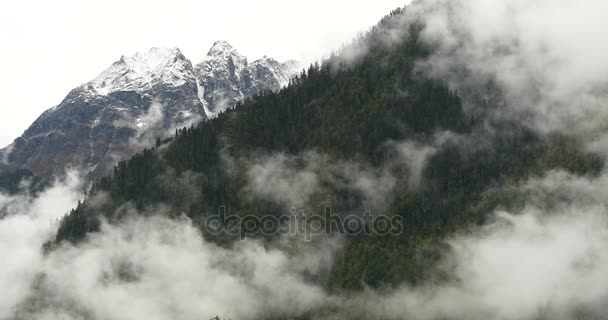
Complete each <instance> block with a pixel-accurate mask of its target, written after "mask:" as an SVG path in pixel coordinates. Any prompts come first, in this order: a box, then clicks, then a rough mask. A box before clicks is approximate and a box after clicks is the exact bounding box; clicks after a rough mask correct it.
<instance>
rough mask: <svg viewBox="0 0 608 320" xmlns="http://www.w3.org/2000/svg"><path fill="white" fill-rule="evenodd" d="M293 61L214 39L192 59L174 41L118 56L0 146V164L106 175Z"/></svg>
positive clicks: (273, 85) (289, 68)
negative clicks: (254, 55) (248, 52)
mask: <svg viewBox="0 0 608 320" xmlns="http://www.w3.org/2000/svg"><path fill="white" fill-rule="evenodd" d="M296 65H297V64H296V63H294V62H289V61H288V62H285V63H279V62H277V61H276V60H274V59H272V58H268V57H263V58H261V59H259V60H256V61H254V62H252V63H248V61H247V58H246V57H245V56H242V55H240V54H239V53H238V51H237V50H236V49H234V48H233V47H232V46H230V44H228V43H227V42H226V41H217V42H215V43H214V44H213V46H212V47H211V49H210V50H209V52H208V53H207V56H206V57H205V58H204V59H203V60H202V61H201V62H200V63H199V64H197V65H196V66H193V65H192V63H191V62H190V60H189V59H188V58H186V57H185V56H184V55H183V54H182V52H181V51H180V50H179V49H177V48H151V49H149V50H147V51H145V52H139V53H135V54H133V55H131V56H122V57H121V58H120V59H119V60H118V61H116V62H114V63H113V64H112V65H110V66H109V67H108V68H107V69H105V70H104V71H103V72H101V74H99V76H97V77H96V78H95V79H93V80H91V81H89V82H87V83H84V84H82V85H81V86H79V87H77V88H75V89H73V90H72V91H70V93H69V94H68V95H67V96H66V97H65V98H64V100H63V101H62V102H61V103H60V104H59V105H58V106H56V107H53V108H51V109H49V110H47V111H45V112H44V113H43V114H42V115H41V116H40V117H39V118H38V119H37V120H36V121H35V122H34V123H33V124H32V125H31V126H30V127H29V128H28V129H27V130H26V131H25V132H24V133H23V135H22V136H21V137H19V138H17V139H15V141H14V142H13V143H12V144H11V145H10V146H8V147H6V148H4V149H2V150H0V159H4V161H2V162H3V163H2V162H0V167H5V168H6V167H8V168H9V169H20V168H23V169H28V170H31V171H32V172H33V173H34V174H36V175H38V176H51V175H53V174H54V173H58V172H61V171H63V170H64V169H65V168H66V167H68V166H69V167H74V168H81V169H84V170H87V171H89V172H90V176H91V178H95V177H99V176H102V175H106V174H108V173H109V172H111V169H112V167H113V166H114V165H115V164H116V163H117V161H120V160H123V159H126V158H129V157H131V156H132V155H133V154H134V153H136V152H138V151H141V150H142V149H143V148H144V147H149V146H151V145H153V144H154V141H155V140H156V138H158V137H160V138H164V137H168V136H170V135H171V134H172V133H173V132H174V131H175V129H176V128H179V127H183V126H190V125H192V124H195V123H197V122H199V121H203V120H205V119H207V118H209V117H214V116H216V115H217V114H218V113H219V112H221V111H224V110H226V109H227V108H231V107H233V106H234V105H235V104H236V102H237V101H238V100H240V99H243V98H245V97H248V96H251V95H254V94H256V93H258V92H260V91H262V90H278V89H280V88H281V87H282V86H284V85H286V84H287V83H288V81H289V78H290V77H291V76H292V75H294V74H295V73H296V72H297V70H296V67H295V66H296Z"/></svg>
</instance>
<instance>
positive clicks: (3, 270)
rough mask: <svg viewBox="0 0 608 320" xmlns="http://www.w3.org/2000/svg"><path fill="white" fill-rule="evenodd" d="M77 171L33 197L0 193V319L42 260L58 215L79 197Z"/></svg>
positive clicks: (20, 295) (26, 287) (21, 295)
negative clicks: (0, 290)
mask: <svg viewBox="0 0 608 320" xmlns="http://www.w3.org/2000/svg"><path fill="white" fill-rule="evenodd" d="M81 188H82V185H81V183H80V179H79V176H78V174H76V173H74V172H72V173H68V174H67V175H66V177H65V178H64V179H62V180H59V181H57V182H56V183H55V184H54V186H53V187H51V188H49V189H47V190H46V191H44V192H42V193H41V194H40V195H39V196H38V197H37V198H33V197H32V196H30V195H16V196H7V195H0V208H2V210H1V211H3V212H5V213H6V215H5V216H4V217H2V218H0V254H1V255H2V257H3V261H4V262H3V263H2V264H1V265H0V288H4V289H5V290H3V292H4V293H3V295H2V299H1V300H0V319H5V318H8V317H9V315H10V314H11V312H12V308H13V307H14V306H15V304H16V303H17V302H19V301H20V300H21V299H23V298H24V296H25V295H26V294H27V292H28V291H29V288H30V285H31V282H32V281H33V280H34V277H35V275H36V274H37V272H38V271H39V268H40V266H41V264H42V261H43V257H42V251H41V248H42V244H43V243H44V242H45V241H47V240H48V239H49V238H50V237H51V236H52V235H53V232H54V231H55V230H56V228H57V222H58V219H59V218H61V217H62V216H63V215H64V214H66V213H68V212H69V210H70V209H71V208H73V207H74V206H75V204H76V202H77V201H78V199H80V198H81V197H82V192H81V190H82V189H81Z"/></svg>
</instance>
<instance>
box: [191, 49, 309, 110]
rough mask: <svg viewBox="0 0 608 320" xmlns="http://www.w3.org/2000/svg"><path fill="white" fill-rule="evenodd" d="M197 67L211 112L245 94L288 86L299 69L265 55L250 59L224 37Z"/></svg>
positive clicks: (231, 104)
mask: <svg viewBox="0 0 608 320" xmlns="http://www.w3.org/2000/svg"><path fill="white" fill-rule="evenodd" d="M194 69H195V73H196V75H197V81H198V84H199V95H200V97H201V101H203V103H204V104H205V110H206V112H207V115H208V116H213V115H215V114H217V113H219V112H221V111H224V110H225V109H226V108H228V107H231V106H234V105H235V104H236V102H237V101H238V100H240V99H243V98H244V97H248V96H252V95H254V94H256V93H258V92H261V91H265V90H276V89H277V88H280V87H282V86H285V85H287V83H288V82H289V79H290V78H291V77H292V76H293V75H295V73H296V72H297V71H298V68H297V63H296V62H294V61H287V62H284V63H279V62H278V61H276V60H274V59H272V58H268V57H266V56H264V57H263V58H261V59H259V60H255V61H253V62H252V63H248V62H247V58H246V57H244V56H242V55H240V54H239V53H238V52H237V51H236V50H235V49H234V48H232V47H231V46H230V45H229V44H228V43H227V42H225V41H216V42H215V43H214V44H213V47H211V49H210V50H209V53H207V56H206V57H205V58H204V59H203V61H202V62H201V63H199V64H197V65H196V66H195V68H194Z"/></svg>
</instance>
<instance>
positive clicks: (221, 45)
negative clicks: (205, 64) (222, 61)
mask: <svg viewBox="0 0 608 320" xmlns="http://www.w3.org/2000/svg"><path fill="white" fill-rule="evenodd" d="M225 55H237V56H238V55H239V53H238V51H236V49H235V48H234V47H233V46H231V45H230V44H229V43H228V42H227V41H224V40H218V41H215V42H214V43H213V46H211V49H209V52H207V56H208V57H214V56H225Z"/></svg>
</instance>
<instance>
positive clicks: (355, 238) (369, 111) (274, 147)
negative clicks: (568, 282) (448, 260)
mask: <svg viewBox="0 0 608 320" xmlns="http://www.w3.org/2000/svg"><path fill="white" fill-rule="evenodd" d="M403 19H404V17H403V13H402V11H395V12H393V13H392V14H391V15H390V16H387V17H386V18H385V19H384V20H382V21H381V23H380V24H379V25H378V26H376V27H374V28H372V29H371V31H369V32H368V33H367V34H366V35H365V36H364V37H363V38H360V39H357V40H356V41H354V42H353V44H352V45H351V46H350V47H347V48H345V49H344V51H343V52H339V53H338V54H335V55H332V57H330V58H329V59H327V60H326V61H324V62H323V63H322V64H320V65H319V64H315V65H312V66H310V68H308V69H307V70H306V72H304V73H302V74H301V75H299V76H298V77H296V78H294V79H293V80H292V81H290V82H289V84H288V86H287V87H286V88H284V89H282V90H280V91H279V92H263V93H261V94H259V95H255V96H253V97H252V98H251V99H246V100H244V101H243V102H239V103H238V105H237V107H235V108H234V109H230V110H228V111H227V112H225V113H222V114H220V115H219V116H217V117H216V118H214V119H211V120H210V121H205V122H202V123H201V124H199V125H198V126H196V127H193V128H188V129H182V130H179V131H178V132H177V135H176V136H175V137H174V139H172V140H171V141H167V142H166V145H165V146H163V147H162V148H155V149H146V150H145V151H144V152H142V153H139V154H137V155H136V156H134V157H133V158H131V159H130V160H128V161H123V162H120V163H119V165H118V166H117V167H116V169H115V170H114V175H113V176H111V177H104V178H101V179H100V180H98V181H97V182H96V183H95V184H94V185H93V187H92V189H91V192H90V193H89V198H88V199H85V200H84V201H83V202H82V203H80V204H79V205H78V207H77V208H75V209H74V210H72V211H71V212H70V213H69V214H68V215H66V216H65V217H64V218H63V219H62V221H61V223H60V227H59V229H58V232H57V235H56V238H55V240H54V243H55V244H57V243H61V242H62V241H70V242H79V241H82V240H83V239H85V236H86V235H87V234H88V233H90V232H95V231H99V226H100V223H101V221H109V222H110V223H113V224H119V223H121V219H122V217H124V216H126V215H128V213H131V214H143V215H145V214H147V212H148V211H147V210H154V208H158V207H159V206H162V207H164V208H170V210H165V211H163V214H167V213H169V215H178V216H179V215H180V214H185V215H187V216H188V217H189V219H190V220H189V221H192V222H193V224H194V225H197V226H204V221H206V219H207V218H209V217H210V215H212V214H213V213H216V212H218V211H217V210H218V208H228V209H229V210H230V214H231V215H235V216H241V217H244V216H246V217H252V216H255V217H267V216H274V217H277V218H287V217H288V215H289V212H290V208H297V209H298V210H300V209H302V210H303V211H305V212H307V213H308V212H310V213H311V215H312V216H313V217H314V216H315V215H317V214H318V215H323V214H324V210H326V208H331V210H332V212H337V213H339V214H343V215H347V214H349V213H358V212H361V213H362V212H366V211H367V210H371V212H375V213H377V212H380V213H385V214H386V215H387V216H388V217H391V218H394V219H398V220H400V221H402V225H403V228H404V229H403V230H402V232H400V233H399V234H397V235H375V234H370V233H357V232H354V233H353V234H347V236H348V240H349V241H348V245H347V247H346V248H345V249H344V250H343V251H341V252H339V253H338V255H337V256H336V257H334V258H335V264H334V265H333V267H332V270H330V271H329V274H328V276H327V278H326V279H325V280H326V282H323V283H322V285H323V286H325V287H326V288H328V289H332V290H361V289H364V288H367V287H372V288H382V287H391V286H395V287H397V286H399V285H401V284H403V283H409V284H419V283H425V281H430V280H431V279H433V278H434V277H437V276H439V278H441V276H442V275H441V274H440V275H437V274H436V273H435V271H437V270H436V269H434V267H435V266H437V265H438V264H439V263H440V262H441V260H440V258H441V255H440V253H439V250H440V249H441V246H440V244H441V241H442V239H445V238H446V237H449V236H450V235H452V234H453V233H454V232H455V231H457V230H465V229H467V228H470V227H472V226H476V225H482V224H483V223H484V222H486V221H487V220H488V219H490V214H491V213H492V212H493V211H494V209H495V208H497V207H500V206H512V205H517V203H518V202H517V201H515V200H513V199H517V195H516V194H507V195H503V194H499V193H492V192H489V191H493V190H495V186H497V185H503V184H506V183H511V182H512V181H521V180H525V179H527V178H528V177H531V176H536V175H543V174H545V173H547V172H550V171H551V170H554V169H562V170H564V171H567V172H570V173H572V174H577V175H589V176H593V175H596V174H597V173H598V172H599V171H601V169H602V167H603V162H602V159H601V157H599V156H598V155H597V154H594V153H591V152H589V151H588V150H586V149H584V147H583V146H582V145H581V144H579V143H578V142H577V139H576V137H570V136H562V135H548V136H544V135H541V134H539V133H537V132H535V131H534V130H531V129H530V128H527V127H526V126H525V125H524V124H522V123H521V122H518V121H512V120H509V119H505V118H494V117H491V116H489V114H491V113H500V112H503V111H504V110H502V109H501V108H503V107H504V103H502V102H501V101H498V102H492V101H489V102H488V101H486V100H484V99H472V100H468V101H467V105H468V108H469V109H479V110H485V111H484V112H478V113H474V115H475V117H473V116H471V114H468V113H467V112H466V111H465V109H464V108H463V100H462V98H461V97H460V96H459V95H458V94H457V93H456V92H455V91H452V90H450V88H449V87H447V85H446V83H445V82H444V81H442V80H441V79H434V78H429V77H425V76H423V75H421V74H420V72H418V71H417V66H418V64H419V63H420V62H422V61H424V60H425V59H426V58H427V57H428V56H429V54H430V52H431V51H432V47H431V46H429V45H428V44H425V43H424V42H423V41H422V40H421V37H420V34H421V32H422V30H423V26H421V25H419V24H418V23H417V22H416V21H415V20H414V21H413V22H408V24H406V25H403V24H402V23H400V22H401V21H403ZM394 26H397V27H398V28H400V29H398V30H395V29H394ZM401 29H405V30H407V31H408V32H397V31H400V30H401ZM396 36H399V37H400V38H399V39H398V41H397V39H396V38H395V37H396ZM389 38H390V39H392V40H391V41H387V40H386V39H389ZM217 45H218V46H222V47H223V44H222V43H218V44H217ZM361 47H365V48H366V53H365V55H363V56H360V57H359V58H357V59H352V55H351V54H350V53H351V52H353V51H355V50H357V49H358V48H361ZM219 51H221V53H222V55H224V54H225V55H226V56H228V58H226V59H224V58H222V59H218V60H220V61H226V67H225V68H220V70H222V71H225V73H222V74H220V75H218V76H217V77H216V78H217V79H221V81H218V82H217V83H218V84H216V85H218V86H220V85H221V86H222V87H225V86H230V85H232V84H233V83H236V82H233V81H234V80H238V79H243V77H248V75H250V74H249V73H248V72H249V71H247V70H248V65H247V64H246V63H245V61H244V60H243V59H242V58H241V57H240V56H238V55H237V54H235V53H234V52H232V51H230V50H219ZM218 56H221V55H219V54H217V55H216V54H215V52H214V50H212V51H211V52H210V55H209V57H210V58H209V60H210V61H208V62H207V63H206V64H203V66H205V65H213V63H212V62H214V61H216V60H215V58H216V57H218ZM261 65H262V63H261V62H260V64H257V66H256V68H259V69H263V67H262V66H261ZM200 68H201V67H200V66H199V67H198V69H200ZM203 68H204V67H203ZM226 71H227V72H226ZM199 81H200V80H199ZM237 88H238V87H230V89H231V90H228V91H224V92H228V93H233V92H236V91H237V90H236V89H237ZM232 90H233V91H232ZM226 96H227V97H229V98H230V99H232V98H234V97H235V96H234V95H229V94H226V95H224V96H222V97H226ZM469 96H474V95H469ZM213 99H216V98H215V97H213ZM209 101H215V100H209ZM97 194H104V195H106V196H107V198H105V199H106V200H107V202H106V203H104V204H102V205H100V204H99V203H98V202H97V201H96V200H95V199H96V195H97ZM91 199H92V200H91ZM125 208H134V209H136V210H134V211H128V210H126V209H125ZM311 221H312V220H311ZM315 222H318V221H317V220H315ZM328 223H329V222H328ZM276 227H278V226H276ZM201 229H202V230H201V232H202V233H203V235H204V236H205V238H206V239H207V240H208V241H213V242H216V243H218V244H220V245H226V246H228V247H229V246H230V244H231V243H233V242H234V241H235V240H236V239H235V236H234V235H233V234H230V233H229V232H228V233H227V234H221V233H220V234H218V233H212V232H207V231H208V230H206V229H204V228H201ZM322 229H323V228H322ZM245 232H246V236H247V237H253V238H260V239H266V240H268V239H269V238H270V239H271V238H272V236H271V235H272V234H280V232H275V233H273V232H271V231H268V230H266V229H263V228H262V226H261V225H257V229H256V228H255V227H250V226H247V230H245ZM339 234H342V235H344V233H339ZM241 236H242V234H241ZM47 247H49V248H52V244H50V243H49V244H48V245H47Z"/></svg>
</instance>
